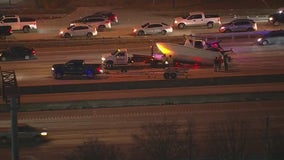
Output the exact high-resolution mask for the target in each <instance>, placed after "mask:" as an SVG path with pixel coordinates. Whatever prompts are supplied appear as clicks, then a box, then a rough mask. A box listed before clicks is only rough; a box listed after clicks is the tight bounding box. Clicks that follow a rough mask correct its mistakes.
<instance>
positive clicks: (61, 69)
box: [51, 59, 103, 79]
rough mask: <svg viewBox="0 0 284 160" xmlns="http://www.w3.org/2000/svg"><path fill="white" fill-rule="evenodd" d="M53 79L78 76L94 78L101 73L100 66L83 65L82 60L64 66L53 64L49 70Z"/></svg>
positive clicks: (72, 61) (71, 61) (69, 62)
mask: <svg viewBox="0 0 284 160" xmlns="http://www.w3.org/2000/svg"><path fill="white" fill-rule="evenodd" d="M51 70H52V74H53V77H54V78H55V79H62V78H63V76H65V75H80V76H87V77H88V78H94V76H95V75H96V74H101V73H103V70H102V68H101V64H85V61H84V60H81V59H75V60H70V61H68V62H66V63H64V64H54V65H53V66H52V68H51Z"/></svg>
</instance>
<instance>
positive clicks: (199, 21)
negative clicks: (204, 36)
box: [174, 12, 221, 29]
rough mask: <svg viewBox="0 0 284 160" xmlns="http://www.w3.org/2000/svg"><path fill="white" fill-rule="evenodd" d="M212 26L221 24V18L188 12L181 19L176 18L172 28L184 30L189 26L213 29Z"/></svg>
mask: <svg viewBox="0 0 284 160" xmlns="http://www.w3.org/2000/svg"><path fill="white" fill-rule="evenodd" d="M214 24H218V25H220V24H221V18H220V17H219V16H218V15H209V14H204V13H203V12H189V14H188V15H186V16H183V17H176V18H175V19H174V27H176V28H178V29H184V28H185V27H187V26H188V27H191V26H207V28H213V26H214Z"/></svg>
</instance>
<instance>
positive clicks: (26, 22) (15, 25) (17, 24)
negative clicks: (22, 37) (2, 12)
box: [0, 15, 37, 33]
mask: <svg viewBox="0 0 284 160" xmlns="http://www.w3.org/2000/svg"><path fill="white" fill-rule="evenodd" d="M7 25H9V26H11V27H12V30H13V31H23V32H24V33H28V32H30V31H31V30H36V29H37V22H36V20H35V19H34V18H27V17H19V16H18V15H14V16H2V17H1V18H0V26H7Z"/></svg>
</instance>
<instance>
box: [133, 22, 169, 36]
mask: <svg viewBox="0 0 284 160" xmlns="http://www.w3.org/2000/svg"><path fill="white" fill-rule="evenodd" d="M172 32H173V27H172V26H170V25H168V24H166V23H164V22H161V23H150V22H148V23H145V24H143V25H141V26H140V27H136V28H134V29H133V33H134V34H135V35H137V36H143V35H148V34H162V35H166V34H168V33H172Z"/></svg>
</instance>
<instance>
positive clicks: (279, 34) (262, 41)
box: [256, 30, 284, 46]
mask: <svg viewBox="0 0 284 160" xmlns="http://www.w3.org/2000/svg"><path fill="white" fill-rule="evenodd" d="M256 43H257V44H258V45H262V46H266V45H270V44H284V30H274V31H269V32H267V33H265V34H263V35H261V37H259V38H258V39H257V42H256Z"/></svg>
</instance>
